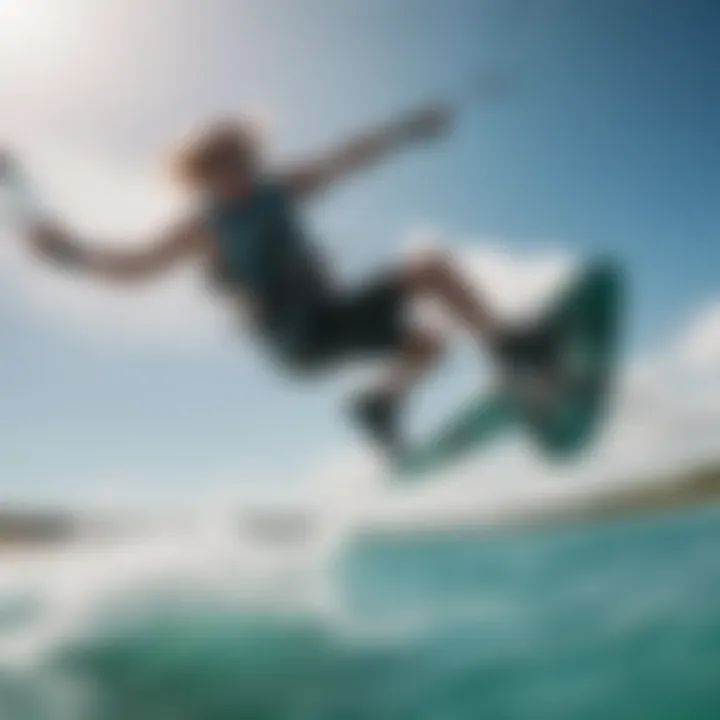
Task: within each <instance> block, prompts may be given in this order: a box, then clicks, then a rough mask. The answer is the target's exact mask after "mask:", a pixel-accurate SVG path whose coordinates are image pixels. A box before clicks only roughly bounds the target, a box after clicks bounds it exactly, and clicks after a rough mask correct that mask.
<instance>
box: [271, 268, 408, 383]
mask: <svg viewBox="0 0 720 720" xmlns="http://www.w3.org/2000/svg"><path fill="white" fill-rule="evenodd" d="M293 310H294V313H293ZM284 315H285V318H284V322H281V323H273V324H271V325H270V326H269V327H267V326H266V327H265V329H264V332H263V333H262V334H263V336H264V338H265V340H266V342H267V344H268V345H269V346H270V348H271V350H272V351H273V353H274V354H275V355H276V356H277V357H278V359H280V360H281V361H282V362H283V364H284V365H287V366H290V367H291V368H293V369H295V370H314V369H319V368H324V367H327V366H328V365H334V364H336V363H340V362H343V361H348V360H361V359H372V358H378V357H383V356H389V355H392V354H394V353H395V352H396V351H397V350H398V349H400V348H401V347H402V344H403V343H404V341H405V338H406V336H407V331H408V318H407V315H408V312H407V290H406V286H405V283H404V282H403V280H402V278H401V277H400V276H399V275H398V274H390V275H383V276H380V277H375V278H372V279H371V280H369V281H368V282H365V283H362V284H360V285H359V286H357V287H355V288H348V289H342V290H333V291H325V292H323V293H321V294H319V296H318V297H315V298H313V299H312V300H311V301H307V302H302V303H298V307H296V308H294V309H293V308H291V309H290V315H291V317H290V319H288V317H287V313H284Z"/></svg>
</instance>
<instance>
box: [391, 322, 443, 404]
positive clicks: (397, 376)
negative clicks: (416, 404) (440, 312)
mask: <svg viewBox="0 0 720 720" xmlns="http://www.w3.org/2000/svg"><path fill="white" fill-rule="evenodd" d="M443 349H444V348H443V345H442V342H441V341H440V340H439V339H438V338H436V337H435V336H433V335H430V334H429V333H426V332H421V331H419V330H416V331H413V332H412V333H411V334H410V335H409V336H408V338H407V340H406V341H405V344H404V346H403V348H402V350H401V351H400V353H399V355H398V357H397V359H396V362H395V364H394V366H393V367H392V368H391V370H390V373H389V374H388V376H387V378H386V380H385V382H384V383H383V384H382V386H381V389H384V391H385V392H387V393H388V394H390V395H392V396H394V397H403V396H405V395H406V394H407V393H408V392H409V391H410V390H411V389H412V388H413V387H414V385H415V384H416V383H417V382H418V381H419V380H420V379H421V378H422V376H423V375H425V373H426V372H428V370H430V369H431V368H432V367H433V366H434V365H435V364H436V363H437V361H438V359H439V358H440V356H441V355H442V352H443Z"/></svg>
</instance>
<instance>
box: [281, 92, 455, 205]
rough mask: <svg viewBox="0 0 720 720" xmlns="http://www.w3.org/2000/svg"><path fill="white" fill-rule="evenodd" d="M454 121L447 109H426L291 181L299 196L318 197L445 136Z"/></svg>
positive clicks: (336, 153) (358, 139)
mask: <svg viewBox="0 0 720 720" xmlns="http://www.w3.org/2000/svg"><path fill="white" fill-rule="evenodd" d="M451 119H452V117H451V113H450V111H449V109H448V108H447V107H445V106H442V105H433V106H429V107H426V108H422V109H421V110H419V111H415V112H413V113H410V114H408V115H406V116H404V117H402V118H400V119H399V120H395V121H394V122H390V123H387V124H385V125H382V126H380V127H378V128H376V129H375V130H371V131H369V132H365V133H362V134H360V135H359V136H357V137H355V138H354V139H352V140H350V141H348V142H346V143H344V144H342V145H340V146H339V147H337V148H335V149H334V150H332V151H330V152H328V153H327V154H325V155H324V156H322V157H320V158H317V159H315V160H313V161H311V162H308V163H305V164H304V165H301V166H300V167H298V168H295V169H294V170H292V171H291V172H290V173H288V176H287V180H288V182H289V184H290V186H291V187H293V188H294V189H295V191H296V192H297V193H298V194H299V195H303V196H307V195H311V194H314V193H315V192H318V191H319V190H323V189H325V188H326V187H327V186H329V185H331V184H332V183H334V182H335V181H337V180H340V179H342V178H344V177H345V176H347V175H350V174H352V173H355V172H358V171H359V170H363V169H365V168H366V167H369V166H371V165H374V164H376V163H378V162H380V161H381V160H384V159H385V158H386V157H388V156H389V155H391V154H393V153H395V152H397V151H399V150H400V149H402V148H403V147H405V146H407V145H408V144H409V143H411V142H416V141H420V140H427V139H432V138H434V137H437V136H439V135H441V134H442V133H443V131H445V130H446V129H447V127H448V126H449V125H450V121H451Z"/></svg>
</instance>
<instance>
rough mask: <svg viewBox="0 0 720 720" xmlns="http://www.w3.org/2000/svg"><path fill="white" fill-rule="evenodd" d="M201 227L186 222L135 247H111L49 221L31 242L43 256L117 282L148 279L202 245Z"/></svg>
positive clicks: (40, 226)
mask: <svg viewBox="0 0 720 720" xmlns="http://www.w3.org/2000/svg"><path fill="white" fill-rule="evenodd" d="M203 241H204V235H203V228H202V227H200V224H199V223H198V222H196V221H194V220H193V221H185V222H182V223H179V224H178V225H176V226H175V227H172V228H170V229H169V230H167V231H166V232H164V233H162V234H161V235H160V236H158V237H157V238H156V239H155V240H153V241H152V242H150V243H148V244H147V245H146V246H144V247H142V248H138V249H119V248H116V249H112V248H107V249H106V248H104V247H98V246H91V245H90V244H86V243H84V242H82V241H80V240H79V239H77V238H76V237H74V236H73V235H72V234H71V233H69V232H68V231H66V230H65V229H63V228H61V227H59V226H57V225H55V224H50V223H48V222H43V223H39V224H37V225H36V226H35V227H33V228H32V229H31V231H30V243H31V245H32V247H33V248H34V249H35V250H36V251H38V252H39V253H40V254H41V255H42V256H43V257H45V258H47V259H49V260H52V261H55V262H56V263H59V264H62V265H64V266H66V267H69V268H74V269H77V270H80V271H83V272H86V273H88V274H91V275H95V276H97V277H99V278H103V279H106V280H111V281H118V282H123V281H124V282H132V281H140V280H146V279H151V278H153V277H155V276H157V275H160V274H162V273H163V272H166V271H167V270H170V269H171V268H172V267H174V266H175V265H177V264H179V263H180V262H182V261H184V260H189V259H190V258H192V257H193V256H196V255H198V254H199V253H200V252H201V251H202V248H203Z"/></svg>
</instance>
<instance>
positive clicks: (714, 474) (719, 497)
mask: <svg viewBox="0 0 720 720" xmlns="http://www.w3.org/2000/svg"><path fill="white" fill-rule="evenodd" d="M714 504H718V505H720V461H718V462H716V463H712V464H707V465H703V466H700V467H695V468H693V469H690V470H687V471H685V472H682V473H677V474H675V475H672V476H668V477H661V478H652V479H648V480H646V481H641V482H638V481H636V482H628V483H626V484H622V485H618V484H616V483H614V484H613V485H612V487H611V488H610V489H602V488H599V489H597V488H596V489H594V491H593V492H588V493H587V494H585V495H582V496H580V497H573V498H567V499H564V500H560V501H558V502H556V503H553V504H552V505H544V506H542V507H532V508H529V509H528V508H526V509H518V510H517V511H511V512H507V513H503V514H502V516H500V517H498V518H497V519H496V520H495V521H493V522H488V521H487V519H481V518H473V517H472V516H468V517H467V518H466V519H464V520H461V521H459V522H455V521H454V522H453V523H452V524H446V525H439V524H433V523H422V524H420V523H418V524H414V523H413V524H406V525H404V526H402V527H398V528H388V527H375V526H373V525H371V526H369V527H368V528H367V529H366V534H367V535H368V536H379V537H382V536H387V535H393V536H396V535H402V536H426V535H434V534H438V533H440V534H455V533H460V534H464V533H467V532H473V531H477V530H479V529H487V528H488V526H490V527H492V526H496V527H498V526H499V527H547V526H559V525H582V524H592V523H599V522H604V521H610V520H615V519H622V518H632V517H637V516H641V515H648V514H652V513H661V512H664V511H671V510H675V509H678V510H679V509H682V508H690V507H694V506H702V505H714ZM86 520H87V519H86ZM109 529H110V528H106V530H109ZM86 530H87V523H86V522H83V521H81V520H80V519H79V518H78V517H75V516H74V515H73V514H72V513H70V512H63V511H40V510H23V509H22V508H10V507H5V508H3V507H2V506H0V552H7V551H12V550H13V549H20V548H35V547H38V548H42V547H52V546H59V545H63V544H66V543H69V542H72V541H73V540H77V539H79V538H81V537H83V536H84V535H85V534H86ZM110 534H112V533H110Z"/></svg>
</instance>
